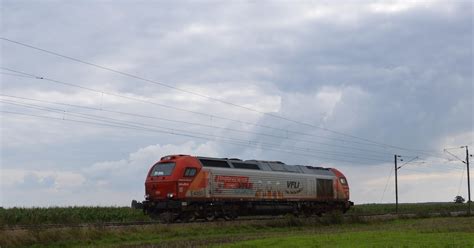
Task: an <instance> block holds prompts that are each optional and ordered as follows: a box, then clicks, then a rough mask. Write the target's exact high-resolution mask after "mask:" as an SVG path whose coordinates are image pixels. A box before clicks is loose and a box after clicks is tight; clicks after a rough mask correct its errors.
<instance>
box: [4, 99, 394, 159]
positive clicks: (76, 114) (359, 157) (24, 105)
mask: <svg viewBox="0 0 474 248" xmlns="http://www.w3.org/2000/svg"><path fill="white" fill-rule="evenodd" d="M0 102H4V103H8V104H12V105H17V106H23V107H27V108H34V109H39V110H44V111H53V112H55V113H60V114H66V113H67V114H68V115H73V116H78V115H79V116H80V117H84V116H85V117H86V118H87V119H91V118H92V119H93V120H96V121H107V122H112V123H114V124H125V125H128V126H132V127H143V126H145V127H153V128H159V129H160V130H168V131H173V132H176V133H178V132H181V133H188V134H189V133H190V134H197V135H204V136H211V137H212V138H219V139H232V140H233V141H239V142H243V143H248V142H254V141H249V140H243V139H238V138H229V137H227V136H220V135H214V134H207V133H202V132H193V131H189V130H182V129H177V128H168V127H163V126H157V125H149V124H144V123H138V122H133V121H126V120H119V119H114V118H107V117H103V116H97V115H90V114H83V113H75V112H71V111H67V112H66V111H64V110H61V109H56V108H49V107H43V106H39V105H35V104H27V103H19V102H15V101H8V100H7V101H5V100H0ZM255 143H257V144H262V145H265V146H271V147H280V146H281V144H276V143H269V142H255ZM285 148H287V149H293V150H297V151H302V152H316V153H321V154H326V155H330V156H331V155H334V156H338V155H341V156H344V157H347V156H350V157H351V158H356V159H361V160H370V161H379V162H388V161H386V160H382V159H381V158H376V157H370V156H367V155H365V156H362V155H360V154H354V153H347V152H333V151H327V150H321V149H312V148H306V147H298V146H290V147H285Z"/></svg>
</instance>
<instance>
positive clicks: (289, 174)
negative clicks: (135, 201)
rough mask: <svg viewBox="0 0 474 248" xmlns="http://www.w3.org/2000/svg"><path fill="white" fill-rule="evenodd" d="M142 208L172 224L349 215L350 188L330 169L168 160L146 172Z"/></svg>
mask: <svg viewBox="0 0 474 248" xmlns="http://www.w3.org/2000/svg"><path fill="white" fill-rule="evenodd" d="M145 192H146V193H145V194H146V195H145V201H143V203H142V204H140V205H142V207H143V210H144V211H145V213H147V214H149V215H150V216H152V217H160V218H161V219H163V220H165V221H167V222H171V221H174V220H177V219H180V220H182V221H191V220H193V219H196V218H204V219H207V220H213V219H214V218H217V217H222V218H225V219H233V218H236V217H237V216H239V215H258V214H281V213H294V214H304V215H312V214H317V215H320V214H322V213H324V212H327V211H333V210H341V211H343V212H345V211H347V210H348V209H349V208H350V206H351V205H353V203H352V202H351V201H349V185H348V183H347V179H346V177H345V176H344V175H343V174H342V173H341V172H340V171H338V170H336V169H334V168H322V167H312V166H303V165H286V164H284V163H282V162H279V161H260V160H245V161H242V160H240V159H227V158H209V157H194V156H189V155H170V156H165V157H163V158H161V160H160V161H159V162H157V163H156V164H155V165H153V166H152V167H151V168H150V171H149V172H148V175H147V178H146V182H145Z"/></svg>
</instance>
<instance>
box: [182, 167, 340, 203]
mask: <svg viewBox="0 0 474 248" xmlns="http://www.w3.org/2000/svg"><path fill="white" fill-rule="evenodd" d="M203 171H208V175H209V176H208V177H207V180H208V184H207V186H208V187H209V188H208V189H207V190H204V191H206V192H208V193H209V197H211V198H219V199H234V200H254V201H257V200H285V201H286V200H303V199H306V200H317V199H319V198H318V195H317V193H318V191H317V183H316V182H317V180H326V181H330V182H332V181H334V177H331V176H320V175H305V174H296V173H281V172H268V171H252V170H238V169H223V168H212V169H211V168H210V169H204V170H203ZM331 190H332V187H331ZM190 195H192V194H190ZM331 195H332V196H334V194H331ZM324 200H330V199H329V198H328V197H327V196H325V198H324Z"/></svg>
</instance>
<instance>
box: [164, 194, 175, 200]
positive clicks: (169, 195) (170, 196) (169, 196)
mask: <svg viewBox="0 0 474 248" xmlns="http://www.w3.org/2000/svg"><path fill="white" fill-rule="evenodd" d="M166 196H167V197H168V198H169V199H171V198H173V197H174V194H173V193H168V194H167V195H166Z"/></svg>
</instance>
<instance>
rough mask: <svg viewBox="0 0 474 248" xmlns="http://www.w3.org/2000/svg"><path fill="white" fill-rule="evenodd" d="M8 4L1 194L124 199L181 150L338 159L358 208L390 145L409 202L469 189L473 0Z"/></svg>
mask: <svg viewBox="0 0 474 248" xmlns="http://www.w3.org/2000/svg"><path fill="white" fill-rule="evenodd" d="M0 2H1V5H0V8H1V33H2V34H1V37H2V38H3V39H2V40H0V46H1V67H2V69H1V70H0V77H1V96H0V107H1V111H2V112H1V113H0V116H1V125H0V127H1V132H0V135H1V136H0V138H1V161H0V162H1V182H0V187H1V195H0V205H1V206H4V207H12V206H52V205H61V206H63V205H120V206H121V205H129V203H130V201H131V200H132V199H137V200H142V199H143V194H144V189H143V182H144V178H145V174H146V173H147V170H148V169H149V167H150V166H151V165H152V164H153V163H154V162H155V161H157V160H159V158H160V157H161V156H164V155H167V154H178V153H179V154H192V155H200V156H213V157H237V158H241V159H264V160H281V161H283V162H285V163H287V164H306V165H316V166H325V167H335V168H338V169H340V170H341V171H343V172H344V173H345V174H346V176H347V178H348V180H349V183H350V186H351V197H352V200H353V201H354V202H356V203H379V202H393V201H394V182H393V181H394V179H393V160H394V159H393V156H394V154H400V155H402V158H401V159H403V160H404V161H403V162H402V161H400V162H399V164H403V163H405V162H408V161H410V160H413V161H412V162H411V163H408V164H406V165H404V166H403V168H401V169H400V171H399V184H400V185H399V192H400V197H399V198H400V201H401V202H425V201H451V200H452V199H453V198H454V196H456V195H458V194H461V195H463V196H464V197H465V198H467V186H466V172H465V170H464V166H463V165H464V164H463V163H462V162H460V161H459V160H457V159H456V158H455V157H453V156H452V155H450V154H448V153H446V152H443V149H444V148H456V149H450V150H448V151H449V152H451V153H452V154H454V155H455V156H458V157H459V158H462V159H463V158H464V156H465V153H464V152H465V151H464V150H463V149H460V148H459V147H460V146H464V145H469V146H471V147H472V148H471V150H473V151H474V145H473V139H474V132H473V123H474V115H473V105H474V100H473V93H474V84H473V75H472V69H473V45H472V44H473V4H472V2H470V1H419V2H412V1H410V2H406V1H374V2H371V1H364V2H361V1H353V2H349V1H348V2H342V1H341V2H334V1H327V2H326V1H276V2H275V1H272V2H270V1H232V2H227V1H226V2H224V1H209V2H204V1H199V2H197V1H190V2H187V1H178V2H173V3H171V2H168V1H46V0H44V1H34V2H33V1H26V0H25V1H18V0H15V1H7V0H1V1H0ZM17 42H19V43H17ZM21 44H25V45H26V46H25V45H21ZM28 46H30V47H28ZM31 46H32V47H36V48H40V49H44V50H43V51H41V50H38V49H34V48H32V47H31ZM45 50H46V51H50V52H54V53H57V54H60V55H65V56H69V57H72V58H75V59H78V60H81V61H85V62H87V63H89V64H86V63H81V62H78V61H77V60H71V59H68V58H65V57H60V56H57V55H54V54H52V53H48V52H45ZM94 65H98V66H94ZM104 68H105V69H104ZM109 69H111V70H109ZM416 157H418V158H417V159H415V158H416ZM471 174H472V172H471Z"/></svg>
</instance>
